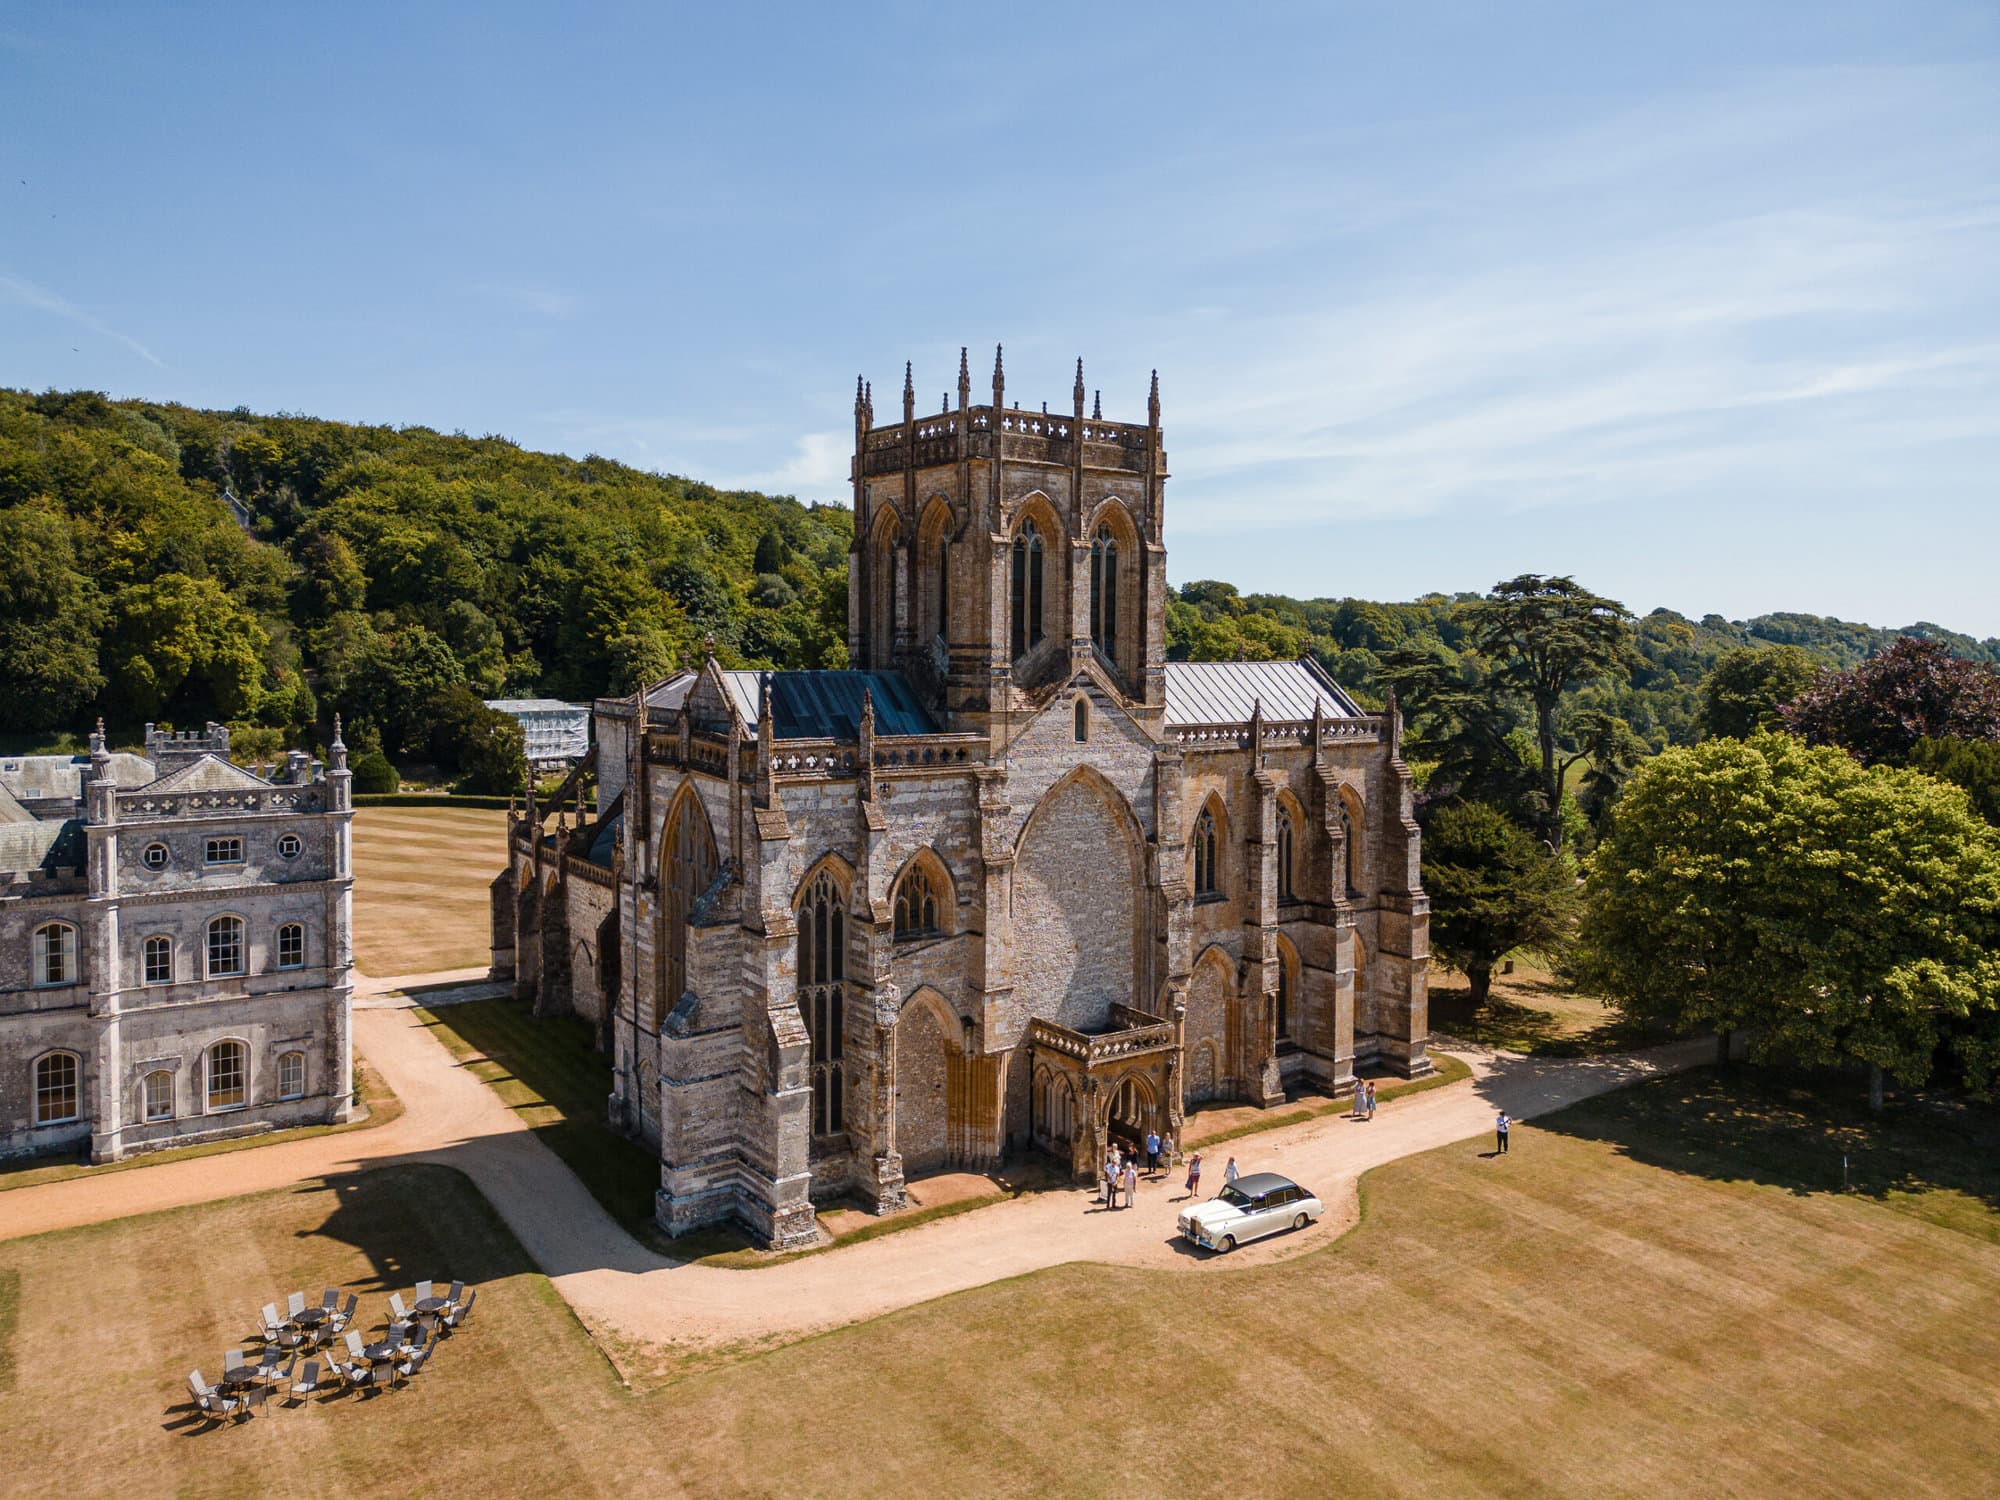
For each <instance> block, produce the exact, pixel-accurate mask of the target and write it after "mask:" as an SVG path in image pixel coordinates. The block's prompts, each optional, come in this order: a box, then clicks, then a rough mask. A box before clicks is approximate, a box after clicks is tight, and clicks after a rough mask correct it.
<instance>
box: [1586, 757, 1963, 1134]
mask: <svg viewBox="0 0 2000 1500" xmlns="http://www.w3.org/2000/svg"><path fill="white" fill-rule="evenodd" d="M1581 931H1582V941H1581V946H1580V954H1579V958H1578V962H1577V966H1576V967H1577V972H1578V974H1579V977H1580V978H1582V979H1584V980H1585V981H1586V982H1588V983H1591V984H1593V985H1595V986H1597V987H1598V988H1599V989H1600V990H1601V991H1602V992H1603V993H1604V994H1606V995H1608V996H1610V997H1612V998H1613V999H1614V1000H1616V1001H1617V1002H1618V1003H1619V1004H1620V1005H1621V1006H1623V1007H1624V1008H1626V1009H1627V1011H1628V1012H1630V1013H1632V1014H1635V1015H1640V1016H1645V1017H1648V1018H1659V1019H1663V1020H1666V1021H1667V1022H1669V1023H1670V1024H1672V1025H1675V1026H1678V1027H1682V1028H1691V1027H1697V1026H1712V1027H1715V1028H1716V1029H1718V1030H1719V1031H1724V1032H1728V1031H1735V1030H1738V1029H1743V1028H1752V1029H1753V1031H1754V1042H1753V1046H1754V1048H1755V1049H1756V1050H1757V1051H1758V1052H1759V1054H1760V1055H1769V1054H1782V1055H1789V1056H1792V1057H1795V1058H1798V1059H1800V1060H1802V1061H1804V1062H1806V1063H1809V1064H1826V1063H1834V1062H1840V1061H1847V1060H1853V1061H1859V1062H1861V1063H1865V1064H1867V1065H1868V1066H1869V1068H1870V1069H1871V1070H1872V1077H1873V1080H1874V1086H1873V1088H1872V1089H1871V1094H1872V1095H1873V1097H1875V1098H1877V1099H1879V1094H1880V1079H1881V1075H1882V1072H1883V1071H1884V1070H1886V1071H1888V1072H1889V1073H1892V1074H1894V1075H1895V1076H1896V1077H1897V1078H1898V1079H1900V1080H1902V1081H1903V1082H1904V1083H1906V1084H1910V1085H1915V1084H1919V1083H1922V1082H1923V1081H1924V1079H1925V1078H1927V1077H1928V1076H1929V1075H1930V1072H1931V1069H1932V1066H1933V1059H1934V1057H1935V1056H1936V1054H1937V1052H1938V1050H1939V1048H1940V1046H1941V1045H1949V1046H1950V1047H1951V1048H1952V1049H1953V1050H1954V1051H1955V1052H1956V1054H1957V1056H1958V1059H1959V1062H1960V1064H1961V1065H1962V1066H1963V1068H1964V1069H1965V1072H1966V1074H1967V1075H1968V1077H1969V1078H1970V1079H1971V1081H1972V1082H1973V1083H1974V1084H1975V1086H1978V1087H1983V1086H1985V1084H1986V1082H1987V1081H1988V1080H1990V1078H1991V1077H1992V1075H1993V1071H1994V1068H1995V1065H1996V1063H2000V1026H1996V1016H2000V830H1996V829H1994V828H1993V827H1992V826H1991V825H1989V824H1987V823H1985V822H1984V821H1983V820H1981V819H1980V818H1978V817H1977V816H1975V815H1974V814H1973V812H1972V810H1971V808H1970V807H1969V806H1968V805H1967V802H1966V799H1965V795H1964V793H1962V792H1960V791H1959V790H1958V789H1957V788H1955V787H1949V786H1945V785H1943V784H1941V783H1939V782H1936V781H1933V780H1932V779H1931V778H1929V777H1927V776H1923V775H1921V774H1919V773H1917V772H1914V771H1908V770H1903V769H1899V768H1892V767H1874V768H1866V767H1863V766H1861V765H1859V764H1857V763H1856V762H1855V761H1854V760H1853V759H1852V758H1851V757H1850V756H1848V755H1846V754H1843V753H1842V752H1841V751H1838V750H1833V749H1816V748H1813V747H1810V746H1807V745H1806V744H1804V743H1803V742H1801V741H1799V740H1797V739H1795V738H1792V737H1790V736H1786V735H1768V734H1767V735H1758V736H1756V737H1754V738H1752V739H1748V740H1734V739H1716V740H1706V741H1703V742H1702V743H1701V744H1699V745H1695V746H1691V747H1688V748H1684V749H1682V748H1676V749H1672V750H1668V751H1666V752H1664V753H1663V754H1661V755H1659V756H1656V757H1655V758H1654V759H1652V760H1651V761H1649V762H1647V764H1646V765H1645V766H1644V767H1642V768H1641V769H1640V770H1639V772H1638V773H1637V774H1636V775H1635V776H1634V777H1633V778H1632V782H1631V784H1630V785H1629V786H1628V787H1627V788H1626V791H1625V796H1624V799H1623V800H1622V801H1621V802H1620V803H1619V806H1618V812H1617V816H1616V818H1615V819H1614V820H1613V826H1612V829H1611V832H1610V833H1609V834H1608V835H1607V836H1606V838H1605V840H1604V842H1603V843H1602V844H1600V845H1599V846H1598V849H1597V852H1596V853H1595V854H1594V855H1593V856H1592V858H1591V861H1590V874H1589V883H1588V886H1587V899H1586V907H1585V912H1584V919H1583V924H1582V930H1581Z"/></svg>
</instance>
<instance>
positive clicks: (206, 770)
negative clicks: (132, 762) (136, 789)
mask: <svg viewBox="0 0 2000 1500" xmlns="http://www.w3.org/2000/svg"><path fill="white" fill-rule="evenodd" d="M270 785H271V783H270V782H268V781H266V780H265V779H264V778H263V777H261V776H259V775H257V774H255V773H254V772H251V771H246V770H244V769H243V768H242V767H241V766H238V765H232V764H231V763H230V762H228V761H226V760H221V759H219V758H217V757H216V756H213V755H204V756H202V757H201V758H200V759H198V760H191V761H189V762H188V763H187V764H186V765H184V766H181V767H180V768H178V769H177V770H172V771H169V772H167V774H166V775H164V776H162V777H161V778H160V779H159V780H158V781H151V782H148V783H147V784H146V790H147V791H149V792H242V791H262V790H263V789H264V788H266V787H268V786H270Z"/></svg>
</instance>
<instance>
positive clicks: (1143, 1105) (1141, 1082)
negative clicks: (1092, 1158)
mask: <svg viewBox="0 0 2000 1500" xmlns="http://www.w3.org/2000/svg"><path fill="white" fill-rule="evenodd" d="M1110 1110H1111V1114H1110V1119H1109V1120H1108V1121H1107V1122H1106V1123H1107V1129H1108V1131H1109V1134H1110V1137H1111V1139H1112V1140H1115V1141H1123V1142H1124V1143H1125V1144H1126V1145H1127V1146H1128V1147H1133V1146H1137V1145H1139V1144H1140V1143H1141V1142H1143V1141H1144V1140H1145V1138H1146V1133H1147V1132H1148V1131H1150V1130H1157V1129H1158V1128H1159V1123H1160V1122H1159V1120H1158V1118H1157V1115H1158V1111H1157V1109H1155V1107H1154V1102H1153V1089H1152V1085H1151V1084H1150V1083H1148V1082H1147V1080H1146V1078H1145V1075H1143V1074H1140V1073H1127V1074H1126V1075H1125V1076H1124V1077H1123V1078H1121V1079H1119V1080H1118V1082H1117V1084H1116V1085H1114V1086H1113V1088H1112V1090H1111V1104H1110Z"/></svg>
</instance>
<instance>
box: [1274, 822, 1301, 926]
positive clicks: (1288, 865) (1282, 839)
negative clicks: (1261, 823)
mask: <svg viewBox="0 0 2000 1500" xmlns="http://www.w3.org/2000/svg"><path fill="white" fill-rule="evenodd" d="M1293 850H1294V838H1293V833H1292V812H1291V809H1290V808H1288V807H1284V806H1280V807H1279V808H1278V904H1279V905H1280V906H1284V905H1287V904H1289V903H1290V902H1293V901H1296V900H1298V899H1299V896H1298V889H1297V887H1296V886H1295V885H1294V884H1293V880H1294V878H1295V877H1294V875H1293Z"/></svg>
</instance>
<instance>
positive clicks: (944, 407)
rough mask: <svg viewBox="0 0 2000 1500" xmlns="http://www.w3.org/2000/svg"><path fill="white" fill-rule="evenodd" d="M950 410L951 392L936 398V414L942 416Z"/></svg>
mask: <svg viewBox="0 0 2000 1500" xmlns="http://www.w3.org/2000/svg"><path fill="white" fill-rule="evenodd" d="M950 410H951V392H950V391H946V392H945V393H944V394H943V395H942V396H940V397H939V398H938V414H939V415H940V416H942V415H943V414H944V413H945V412H948V411H950Z"/></svg>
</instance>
